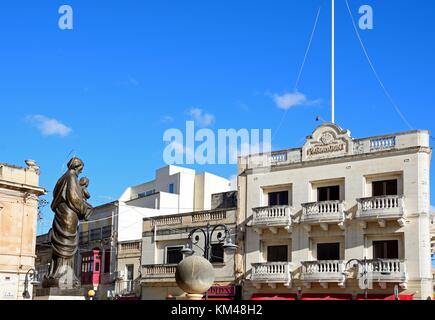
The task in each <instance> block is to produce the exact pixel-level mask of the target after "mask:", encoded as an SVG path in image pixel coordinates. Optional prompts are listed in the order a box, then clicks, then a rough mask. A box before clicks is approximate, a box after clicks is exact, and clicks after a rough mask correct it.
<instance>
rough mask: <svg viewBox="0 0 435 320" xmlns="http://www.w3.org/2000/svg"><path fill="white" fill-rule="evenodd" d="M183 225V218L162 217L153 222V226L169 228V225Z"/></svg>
mask: <svg viewBox="0 0 435 320" xmlns="http://www.w3.org/2000/svg"><path fill="white" fill-rule="evenodd" d="M182 223H183V217H182V216H170V217H160V218H157V219H153V220H152V225H153V226H168V225H176V224H182Z"/></svg>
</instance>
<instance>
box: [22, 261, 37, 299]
mask: <svg viewBox="0 0 435 320" xmlns="http://www.w3.org/2000/svg"><path fill="white" fill-rule="evenodd" d="M37 276H38V273H37V272H36V270H35V269H33V268H30V269H29V270H28V271H27V273H26V278H25V279H24V291H23V298H24V299H30V292H29V282H30V284H31V285H35V286H37V285H39V284H40V282H39V281H38V279H37Z"/></svg>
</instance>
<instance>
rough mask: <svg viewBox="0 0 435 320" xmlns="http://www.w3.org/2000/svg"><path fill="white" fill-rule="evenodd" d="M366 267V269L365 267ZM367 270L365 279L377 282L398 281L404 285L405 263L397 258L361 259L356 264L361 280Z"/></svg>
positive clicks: (405, 275)
mask: <svg viewBox="0 0 435 320" xmlns="http://www.w3.org/2000/svg"><path fill="white" fill-rule="evenodd" d="M366 268H367V269H366ZM365 271H367V279H368V280H369V283H370V281H372V282H378V283H391V282H393V283H399V284H401V285H402V286H406V282H407V272H406V264H405V262H404V261H402V260H398V259H378V260H367V261H366V265H364V263H363V261H361V262H360V264H359V265H358V278H359V279H360V280H361V279H362V278H363V277H364V276H365Z"/></svg>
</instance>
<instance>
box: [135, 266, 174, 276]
mask: <svg viewBox="0 0 435 320" xmlns="http://www.w3.org/2000/svg"><path fill="white" fill-rule="evenodd" d="M176 270H177V265H175V264H153V265H144V266H142V278H174V277H175V272H176Z"/></svg>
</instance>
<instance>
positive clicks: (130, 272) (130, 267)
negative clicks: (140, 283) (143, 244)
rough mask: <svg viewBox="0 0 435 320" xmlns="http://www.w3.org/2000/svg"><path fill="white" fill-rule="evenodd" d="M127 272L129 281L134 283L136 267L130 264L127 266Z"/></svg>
mask: <svg viewBox="0 0 435 320" xmlns="http://www.w3.org/2000/svg"><path fill="white" fill-rule="evenodd" d="M125 268H126V270H127V281H133V280H134V265H132V264H128V265H126V266H125Z"/></svg>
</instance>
